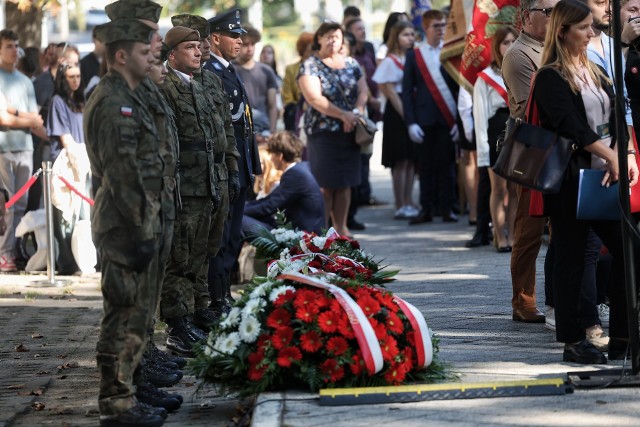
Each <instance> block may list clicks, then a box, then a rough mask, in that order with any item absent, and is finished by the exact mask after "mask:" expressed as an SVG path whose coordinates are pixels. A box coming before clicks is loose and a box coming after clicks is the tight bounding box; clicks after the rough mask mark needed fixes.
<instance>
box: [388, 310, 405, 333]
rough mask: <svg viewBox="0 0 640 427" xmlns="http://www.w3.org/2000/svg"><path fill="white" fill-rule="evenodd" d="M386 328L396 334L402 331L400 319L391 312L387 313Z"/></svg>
mask: <svg viewBox="0 0 640 427" xmlns="http://www.w3.org/2000/svg"><path fill="white" fill-rule="evenodd" d="M387 328H389V331H391V332H392V333H394V334H396V335H400V334H402V332H403V331H404V328H403V326H402V320H400V318H399V317H398V315H397V314H395V313H393V312H388V313H387Z"/></svg>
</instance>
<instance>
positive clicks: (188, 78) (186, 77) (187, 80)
mask: <svg viewBox="0 0 640 427" xmlns="http://www.w3.org/2000/svg"><path fill="white" fill-rule="evenodd" d="M172 70H173V71H174V72H175V73H176V75H177V76H178V77H180V80H182V83H184V84H185V85H186V86H189V85H190V84H191V76H190V75H189V74H186V73H183V72H182V71H178V70H176V69H175V68H172Z"/></svg>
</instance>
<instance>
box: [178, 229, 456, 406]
mask: <svg viewBox="0 0 640 427" xmlns="http://www.w3.org/2000/svg"><path fill="white" fill-rule="evenodd" d="M267 232H268V231H267ZM269 234H271V236H273V238H269V241H270V243H269V245H264V242H262V244H260V243H258V245H257V247H258V249H259V250H260V248H262V249H264V248H265V246H270V251H269V252H268V254H269V255H270V256H273V255H274V254H276V253H277V259H274V260H273V261H271V262H270V265H269V267H268V275H267V277H258V278H256V279H254V281H253V282H252V284H250V285H249V286H248V287H247V289H245V292H244V293H243V295H242V296H241V297H240V298H239V299H238V300H237V301H236V302H235V304H234V306H233V308H232V309H231V311H230V312H229V313H228V314H226V315H224V316H223V317H222V318H221V319H220V321H219V323H218V324H217V325H216V326H215V328H214V330H212V331H211V333H210V334H209V337H208V339H207V340H206V341H203V342H201V343H200V344H199V345H197V346H196V358H195V359H194V360H193V361H191V362H190V365H189V366H190V369H191V372H192V373H194V374H195V375H196V376H197V377H199V378H200V379H201V380H202V381H203V382H206V383H214V384H216V385H218V386H219V387H220V388H221V389H222V391H223V392H235V393H238V394H239V395H240V396H248V395H252V394H257V393H261V392H264V391H272V390H280V389H284V388H290V387H305V388H308V389H310V390H312V391H317V390H318V389H320V388H334V387H368V386H381V385H399V384H403V383H408V382H434V381H437V380H443V379H446V378H452V375H453V374H451V373H449V372H448V369H447V367H446V365H445V364H444V363H443V362H442V361H441V360H439V358H438V340H437V338H436V337H434V336H433V334H432V332H431V330H430V329H429V328H428V327H427V324H426V321H425V319H424V317H423V316H422V314H421V313H420V311H419V310H418V309H416V308H415V307H413V306H412V305H411V304H409V303H407V302H406V301H404V300H402V299H401V298H398V297H397V296H395V295H393V293H392V292H390V291H388V290H386V289H384V288H383V287H381V286H380V285H383V284H384V283H387V282H389V281H391V280H394V279H393V276H394V275H395V274H396V273H397V272H394V271H385V270H383V269H382V268H381V267H380V266H379V264H378V263H376V262H375V261H374V260H373V257H372V256H371V255H368V254H366V253H365V252H364V251H362V249H361V248H360V245H359V243H358V242H357V241H355V240H352V239H348V238H346V237H342V236H339V235H338V234H337V233H336V232H335V231H334V230H333V229H330V230H329V231H328V232H327V233H326V235H324V236H318V235H316V234H314V233H305V232H298V231H293V230H290V229H285V228H278V229H275V230H273V231H271V232H270V233H269ZM261 236H263V237H264V232H263V233H262V234H261ZM254 242H255V241H254ZM274 258H276V257H274Z"/></svg>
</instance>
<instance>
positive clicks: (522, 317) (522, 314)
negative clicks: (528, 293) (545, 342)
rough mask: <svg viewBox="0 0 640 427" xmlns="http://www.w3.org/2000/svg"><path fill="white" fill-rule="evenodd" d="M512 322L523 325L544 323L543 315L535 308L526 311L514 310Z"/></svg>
mask: <svg viewBox="0 0 640 427" xmlns="http://www.w3.org/2000/svg"><path fill="white" fill-rule="evenodd" d="M513 320H515V321H516V322H524V323H544V314H543V313H542V312H541V311H540V310H538V309H537V308H535V307H534V308H530V309H528V310H522V309H519V308H514V309H513Z"/></svg>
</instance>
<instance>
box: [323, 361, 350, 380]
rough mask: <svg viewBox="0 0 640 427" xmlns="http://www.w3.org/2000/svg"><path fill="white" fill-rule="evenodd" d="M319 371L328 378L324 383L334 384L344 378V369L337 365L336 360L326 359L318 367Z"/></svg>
mask: <svg viewBox="0 0 640 427" xmlns="http://www.w3.org/2000/svg"><path fill="white" fill-rule="evenodd" d="M320 369H321V370H322V372H323V373H324V374H325V375H328V376H329V378H325V379H324V382H332V383H335V382H337V381H340V380H341V379H342V378H343V377H344V368H343V367H342V366H340V365H339V364H338V361H337V360H336V359H327V360H325V361H324V362H322V364H321V365H320Z"/></svg>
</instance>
